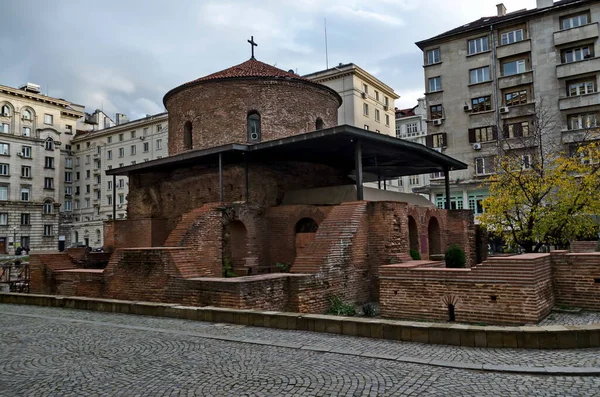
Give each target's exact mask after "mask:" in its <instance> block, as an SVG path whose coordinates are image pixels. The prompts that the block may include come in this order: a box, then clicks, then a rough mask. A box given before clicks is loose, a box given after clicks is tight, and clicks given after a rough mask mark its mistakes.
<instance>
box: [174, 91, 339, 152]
mask: <svg viewBox="0 0 600 397" xmlns="http://www.w3.org/2000/svg"><path fill="white" fill-rule="evenodd" d="M165 106H166V108H167V110H168V112H169V154H170V155H174V154H178V153H181V152H182V151H184V145H183V134H184V124H185V123H186V122H187V121H190V122H191V123H192V146H193V149H206V148H211V147H216V146H221V145H225V144H229V143H247V142H248V138H247V132H246V131H247V115H248V112H250V111H258V112H259V113H260V116H261V135H262V141H263V142H264V141H269V140H274V139H280V138H284V137H288V136H292V135H298V134H301V133H305V132H309V131H314V130H315V129H316V127H315V122H316V120H317V118H318V117H320V118H321V119H322V120H323V122H324V124H325V127H333V126H336V125H337V121H338V120H337V115H338V111H337V109H338V107H339V106H340V102H339V97H337V96H336V95H335V94H334V93H332V92H330V90H328V89H326V88H325V87H319V86H317V85H315V84H311V83H307V82H297V81H289V80H287V81H283V80H281V79H247V80H239V79H236V80H228V81H224V80H221V81H207V82H204V83H202V84H201V85H197V86H193V87H189V88H186V89H183V90H181V91H179V92H177V93H175V94H173V95H172V96H171V97H169V98H168V99H167V101H166V103H165Z"/></svg>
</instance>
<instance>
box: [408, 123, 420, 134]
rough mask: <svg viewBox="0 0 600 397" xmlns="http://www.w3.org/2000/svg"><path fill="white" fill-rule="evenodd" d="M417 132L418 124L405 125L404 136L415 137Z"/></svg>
mask: <svg viewBox="0 0 600 397" xmlns="http://www.w3.org/2000/svg"><path fill="white" fill-rule="evenodd" d="M418 132H419V123H410V124H406V135H408V136H415V135H417V133H418Z"/></svg>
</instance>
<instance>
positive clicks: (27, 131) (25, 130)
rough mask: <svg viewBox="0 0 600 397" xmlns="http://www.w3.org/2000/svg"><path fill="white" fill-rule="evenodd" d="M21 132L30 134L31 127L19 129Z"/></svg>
mask: <svg viewBox="0 0 600 397" xmlns="http://www.w3.org/2000/svg"><path fill="white" fill-rule="evenodd" d="M21 134H22V135H23V136H31V128H30V127H23V128H22V129H21Z"/></svg>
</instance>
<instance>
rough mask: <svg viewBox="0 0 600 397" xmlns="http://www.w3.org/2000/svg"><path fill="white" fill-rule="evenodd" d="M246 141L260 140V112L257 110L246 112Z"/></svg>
mask: <svg viewBox="0 0 600 397" xmlns="http://www.w3.org/2000/svg"><path fill="white" fill-rule="evenodd" d="M247 121H248V142H260V114H259V113H258V112H257V111H252V112H250V113H248V119H247Z"/></svg>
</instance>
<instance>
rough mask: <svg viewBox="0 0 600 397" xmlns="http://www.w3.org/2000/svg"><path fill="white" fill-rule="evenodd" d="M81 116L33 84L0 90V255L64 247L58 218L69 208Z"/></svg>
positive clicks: (70, 105) (78, 109)
mask: <svg viewBox="0 0 600 397" xmlns="http://www.w3.org/2000/svg"><path fill="white" fill-rule="evenodd" d="M83 114H84V113H83V107H82V106H80V105H76V104H73V103H71V102H68V101H66V100H64V99H58V98H52V97H48V96H46V95H43V94H42V93H41V91H40V87H39V86H38V85H35V84H30V83H28V84H26V85H24V86H23V87H21V88H18V89H17V88H12V87H7V86H0V253H14V250H15V249H16V248H17V247H19V246H20V247H29V248H30V249H31V250H33V251H40V250H57V249H58V248H59V246H60V245H61V244H64V239H62V238H61V236H60V235H59V218H60V215H59V214H60V212H63V211H67V212H68V211H70V209H71V208H72V199H71V195H70V194H69V192H70V191H71V189H72V182H73V180H72V177H73V173H72V168H73V156H72V147H71V140H72V138H73V136H74V133H75V128H76V125H77V120H78V119H79V118H81V117H82V116H83Z"/></svg>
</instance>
